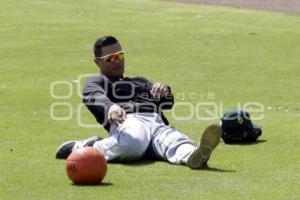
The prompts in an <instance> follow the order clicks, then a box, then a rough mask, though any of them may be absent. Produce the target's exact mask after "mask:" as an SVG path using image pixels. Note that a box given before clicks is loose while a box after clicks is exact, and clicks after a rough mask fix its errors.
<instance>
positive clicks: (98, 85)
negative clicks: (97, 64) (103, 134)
mask: <svg viewBox="0 0 300 200" xmlns="http://www.w3.org/2000/svg"><path fill="white" fill-rule="evenodd" d="M104 85H105V80H104V79H103V78H101V77H91V78H90V79H88V80H87V81H86V83H85V86H84V88H83V103H84V104H85V105H86V106H87V108H88V109H89V110H90V112H91V113H92V114H93V115H94V116H95V118H96V120H97V121H98V122H99V123H100V124H102V125H104V126H106V125H108V122H109V123H116V124H118V123H122V122H123V121H124V118H125V117H126V112H125V110H124V109H122V108H121V107H120V106H118V105H117V104H114V103H113V102H112V101H111V100H110V99H109V98H108V97H107V91H105V89H104V88H107V87H105V86H104Z"/></svg>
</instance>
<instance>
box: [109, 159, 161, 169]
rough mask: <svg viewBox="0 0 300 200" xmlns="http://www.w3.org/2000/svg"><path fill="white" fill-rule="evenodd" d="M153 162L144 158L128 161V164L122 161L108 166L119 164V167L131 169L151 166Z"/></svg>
mask: <svg viewBox="0 0 300 200" xmlns="http://www.w3.org/2000/svg"><path fill="white" fill-rule="evenodd" d="M155 162H156V160H152V159H147V158H144V159H139V160H134V161H128V162H124V161H122V162H121V163H120V162H109V164H119V165H127V166H132V167H140V166H144V165H151V164H154V163H155Z"/></svg>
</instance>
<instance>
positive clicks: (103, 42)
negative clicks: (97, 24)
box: [94, 35, 118, 57]
mask: <svg viewBox="0 0 300 200" xmlns="http://www.w3.org/2000/svg"><path fill="white" fill-rule="evenodd" d="M115 43H118V40H117V39H116V38H115V37H114V36H110V35H109V36H103V37H101V38H98V39H97V40H96V42H95V44H94V55H95V57H100V56H101V54H102V47H105V46H108V45H111V44H115Z"/></svg>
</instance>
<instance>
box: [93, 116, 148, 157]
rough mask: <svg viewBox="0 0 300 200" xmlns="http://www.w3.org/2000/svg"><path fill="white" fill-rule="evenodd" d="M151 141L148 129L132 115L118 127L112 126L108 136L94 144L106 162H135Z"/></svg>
mask: <svg viewBox="0 0 300 200" xmlns="http://www.w3.org/2000/svg"><path fill="white" fill-rule="evenodd" d="M150 141H151V135H150V129H149V128H148V127H147V126H146V125H145V123H144V122H143V121H142V120H140V119H139V118H138V117H136V116H135V115H133V114H128V115H127V118H126V119H125V121H124V122H123V123H122V124H120V125H119V126H116V125H112V126H111V128H110V136H109V137H108V138H105V139H103V140H100V141H97V142H95V143H94V145H93V147H94V148H96V149H98V150H99V151H100V152H102V153H103V155H104V156H105V158H106V160H107V161H128V160H136V159H139V158H140V157H142V156H143V155H144V153H145V152H146V150H147V148H148V146H149V144H150Z"/></svg>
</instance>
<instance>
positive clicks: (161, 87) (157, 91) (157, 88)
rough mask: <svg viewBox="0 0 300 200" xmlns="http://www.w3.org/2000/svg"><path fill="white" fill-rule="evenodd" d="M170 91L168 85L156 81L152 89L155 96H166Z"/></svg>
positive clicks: (151, 91)
mask: <svg viewBox="0 0 300 200" xmlns="http://www.w3.org/2000/svg"><path fill="white" fill-rule="evenodd" d="M169 92H170V91H169V88H168V86H167V85H165V84H162V83H154V84H153V86H152V88H151V90H150V93H151V94H152V95H153V96H165V95H166V94H168V93H169Z"/></svg>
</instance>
